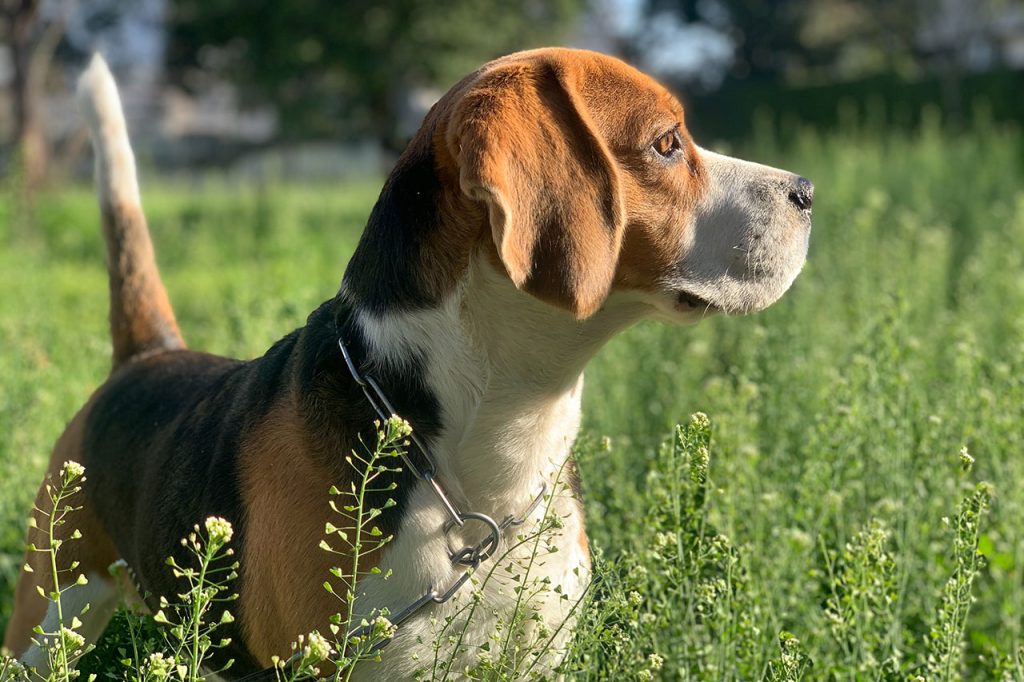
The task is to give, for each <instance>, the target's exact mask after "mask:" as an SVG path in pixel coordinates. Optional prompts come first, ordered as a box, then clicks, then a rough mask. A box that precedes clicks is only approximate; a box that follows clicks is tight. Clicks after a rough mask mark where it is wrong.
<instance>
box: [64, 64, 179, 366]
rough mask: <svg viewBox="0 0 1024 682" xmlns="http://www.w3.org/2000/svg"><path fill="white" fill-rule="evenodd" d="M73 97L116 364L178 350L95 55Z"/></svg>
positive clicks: (118, 116) (116, 104)
mask: <svg viewBox="0 0 1024 682" xmlns="http://www.w3.org/2000/svg"><path fill="white" fill-rule="evenodd" d="M78 100H79V103H80V105H81V108H82V111H83V113H84V115H85V118H86V120H87V122H88V124H89V129H90V134H91V137H92V145H93V150H94V151H95V155H96V191H97V193H98V194H99V201H100V212H101V215H102V222H103V237H104V239H105V241H106V243H107V270H108V272H109V274H110V334H111V337H112V340H113V347H114V367H115V368H116V367H118V366H119V365H121V364H123V363H124V362H126V361H128V360H130V359H131V358H133V357H135V356H137V355H140V354H142V353H149V352H154V351H162V350H171V349H175V348H184V347H185V341H184V339H182V337H181V332H180V331H179V330H178V323H177V321H176V320H175V319H174V311H173V310H172V309H171V303H170V300H169V299H168V297H167V290H166V289H164V284H163V282H162V281H161V280H160V272H159V271H158V270H157V267H156V259H155V258H154V256H153V243H152V242H151V241H150V239H149V229H148V228H147V227H146V216H145V214H144V213H143V212H142V201H141V199H140V198H139V184H138V181H137V180H136V175H135V157H134V155H133V154H132V148H131V144H130V143H129V142H128V129H127V127H126V125H125V122H124V113H123V112H122V111H121V99H120V97H119V96H118V94H117V84H116V83H114V77H113V76H112V75H111V74H110V69H109V68H107V63H106V62H105V61H104V60H103V58H102V57H101V56H100V55H99V54H96V55H94V56H93V58H92V61H91V62H90V63H89V67H88V68H87V69H86V70H85V73H83V74H82V77H81V78H80V79H79V81H78Z"/></svg>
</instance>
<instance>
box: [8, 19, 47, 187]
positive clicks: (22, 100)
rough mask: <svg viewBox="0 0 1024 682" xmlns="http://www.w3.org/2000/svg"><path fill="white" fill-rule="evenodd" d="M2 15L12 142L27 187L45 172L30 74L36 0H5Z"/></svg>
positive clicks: (42, 140) (34, 90)
mask: <svg viewBox="0 0 1024 682" xmlns="http://www.w3.org/2000/svg"><path fill="white" fill-rule="evenodd" d="M4 10H5V11H4V15H5V19H6V20H7V24H8V31H7V33H8V35H9V36H10V50H11V62H12V66H13V67H14V74H13V78H12V81H11V90H12V92H11V95H12V99H13V100H14V102H13V103H14V144H15V149H16V150H17V152H18V155H19V156H20V159H21V164H22V172H23V174H24V180H25V187H26V189H27V190H32V189H34V188H36V187H37V186H38V185H39V183H40V182H41V181H42V179H43V176H44V175H45V174H46V157H47V154H46V140H45V138H44V136H43V128H42V122H41V121H40V119H39V93H38V91H36V88H34V87H33V86H34V85H35V83H34V82H33V81H35V80H36V79H34V78H32V73H31V71H32V68H31V67H32V34H33V29H34V28H35V20H36V16H37V14H38V10H39V0H8V2H5V3H4Z"/></svg>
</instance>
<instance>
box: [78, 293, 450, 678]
mask: <svg viewBox="0 0 1024 682" xmlns="http://www.w3.org/2000/svg"><path fill="white" fill-rule="evenodd" d="M351 315H352V313H351V310H349V309H348V307H347V306H345V305H344V304H342V303H340V302H328V303H325V304H324V305H322V306H320V308H318V309H317V310H316V311H314V312H313V314H311V315H310V317H309V319H308V320H307V324H306V326H305V327H304V328H302V329H300V330H297V331H295V332H292V333H291V334H289V335H288V336H286V337H285V338H284V339H282V340H281V341H279V342H278V343H276V344H275V345H274V346H273V347H272V348H271V349H270V350H269V351H268V352H267V354H266V355H264V356H263V357H261V358H259V359H257V360H253V361H250V362H240V361H237V360H230V359H226V358H220V357H216V356H212V355H206V354H203V353H194V352H190V351H172V352H168V353H163V354H160V355H155V356H151V357H149V358H144V359H141V360H138V361H136V362H130V363H128V364H126V365H124V366H123V367H122V368H121V369H119V370H118V371H117V372H116V373H115V374H114V375H113V376H112V377H111V379H110V381H109V382H108V383H107V384H106V385H104V387H103V388H102V389H101V390H100V393H99V394H98V395H97V398H96V401H95V403H94V406H93V409H92V411H91V412H90V414H89V419H88V422H87V424H86V435H85V455H84V460H85V461H84V462H83V464H85V466H86V468H87V472H88V473H87V482H86V493H87V494H88V495H89V497H90V501H91V502H92V503H93V505H94V506H95V508H96V511H97V514H98V515H99V517H100V519H101V520H102V521H103V523H104V524H105V525H106V526H107V528H108V529H109V531H110V534H111V536H112V537H114V538H117V539H120V546H118V548H117V549H118V551H119V552H120V553H121V556H122V557H123V558H124V559H125V561H127V562H128V564H129V566H130V567H131V568H132V570H133V572H134V573H135V575H136V577H137V580H138V586H139V588H140V592H141V593H142V594H143V595H144V597H146V598H147V601H148V602H149V604H150V606H151V607H153V606H155V604H156V601H157V598H158V597H159V596H160V595H163V596H166V597H167V598H168V599H169V600H171V601H175V600H176V598H175V596H174V595H175V594H177V593H178V592H180V591H181V585H180V584H179V583H178V582H177V581H175V580H174V578H173V576H172V575H171V571H170V568H169V567H168V566H167V565H166V564H165V560H166V558H167V557H168V556H174V557H175V558H176V559H177V560H178V561H179V562H185V561H188V555H187V554H185V553H183V548H182V547H181V544H180V540H181V538H182V537H184V536H185V535H187V534H188V533H189V532H190V531H191V530H192V528H193V526H195V525H196V524H202V522H203V520H204V519H206V518H207V517H208V516H222V517H224V518H226V519H228V520H229V521H230V522H231V523H232V525H233V526H234V529H235V534H234V539H233V540H232V546H233V547H234V549H235V553H236V556H244V552H243V551H242V548H243V547H244V544H245V537H246V528H245V510H244V509H242V502H241V496H240V490H239V486H240V481H239V460H240V458H243V457H245V453H244V452H241V451H240V449H239V446H240V443H242V442H243V440H244V438H245V437H246V435H247V434H248V433H250V432H251V430H252V429H254V428H256V427H257V426H259V425H260V424H261V423H262V422H263V420H264V419H265V417H266V415H267V412H268V411H269V410H270V409H271V408H272V407H273V406H274V404H275V400H276V399H277V398H278V397H279V396H282V395H285V394H286V393H287V392H288V391H289V389H291V388H295V389H296V391H297V395H298V396H299V410H300V417H301V419H302V420H303V422H304V424H303V425H304V428H305V431H306V433H307V437H308V439H309V441H310V442H311V443H313V444H314V447H315V452H316V455H315V456H319V457H323V458H324V461H325V462H327V463H328V465H329V466H328V468H329V469H330V470H333V471H335V472H336V481H337V482H338V483H341V482H343V481H347V480H349V479H350V478H351V474H350V473H349V472H347V471H346V468H347V467H348V465H347V464H345V463H344V459H343V458H344V456H345V455H346V454H347V453H348V452H350V451H351V450H352V449H356V448H360V447H363V446H362V444H361V442H360V438H361V439H362V442H363V443H366V444H367V445H369V446H370V447H372V446H373V444H374V443H375V433H376V431H375V428H374V425H373V422H374V420H375V419H376V418H377V417H376V415H375V414H374V413H373V411H372V409H371V408H370V406H369V404H368V403H367V401H366V398H365V396H364V395H363V393H362V391H361V389H360V388H359V387H358V385H357V384H356V383H355V382H354V381H353V380H352V378H351V376H350V375H349V372H348V369H347V368H346V367H345V364H344V360H343V359H342V357H341V352H340V350H339V349H338V347H337V334H338V332H339V331H340V332H341V333H343V334H344V335H345V340H346V343H347V346H348V347H349V349H350V352H351V353H352V354H353V357H354V359H355V360H356V362H360V361H362V360H364V359H365V353H366V351H365V343H364V340H363V339H362V337H361V335H360V334H359V333H358V331H357V329H356V327H355V325H354V324H353V321H352V317H351ZM420 367H421V363H420V362H418V361H417V360H416V359H413V360H412V361H411V364H410V365H409V367H408V368H407V369H406V370H405V371H402V372H401V373H397V372H392V373H384V374H378V375H375V377H374V378H375V379H377V381H378V382H379V383H380V385H381V386H382V388H383V389H384V391H385V392H386V394H387V395H388V397H389V399H390V400H391V401H392V402H393V404H394V406H395V408H396V409H397V410H398V411H399V414H401V416H403V417H405V418H406V419H408V420H409V422H410V423H412V424H413V427H414V428H415V429H416V430H417V431H418V433H419V434H420V435H421V436H422V437H424V438H427V439H429V438H432V437H434V436H436V434H437V432H438V430H439V429H440V406H439V404H438V402H437V399H436V398H435V397H434V396H433V395H432V394H431V393H430V392H429V391H428V389H427V388H426V386H425V384H424V382H423V376H422V371H421V370H420ZM391 479H392V480H394V481H395V482H396V483H397V484H398V487H397V489H396V490H394V491H390V492H387V493H381V494H379V499H373V500H371V504H373V505H374V506H383V504H384V501H385V499H386V497H392V498H394V499H395V500H396V502H397V503H398V504H397V505H395V506H394V507H392V508H390V509H388V510H387V511H386V512H385V513H384V515H382V516H381V517H380V523H379V525H380V526H381V529H382V530H383V531H384V532H385V533H393V532H395V531H396V530H397V528H398V527H399V525H400V522H401V515H402V513H403V510H404V509H405V507H406V505H405V500H406V497H407V496H408V494H409V491H410V490H411V489H412V487H413V485H414V483H415V481H414V479H413V477H412V475H411V474H410V473H409V472H406V471H403V472H401V473H398V474H393V475H391ZM386 482H387V481H385V483H386ZM331 483H332V481H325V482H324V485H325V488H326V487H328V486H329V485H331ZM327 513H328V512H327V510H325V517H326V514H327ZM282 542H287V538H282ZM143 549H144V550H145V551H144V552H143V551H142V550H143ZM310 551H318V550H316V548H311V549H310ZM296 560H298V561H301V557H297V559H296ZM325 577H326V576H325ZM245 582H246V581H245V566H244V565H242V566H241V568H240V577H239V580H238V582H237V583H236V584H235V585H234V588H235V589H237V590H238V591H243V590H244V589H245ZM292 587H293V589H299V588H302V589H309V590H316V591H317V593H318V594H319V592H320V591H321V590H322V588H321V587H320V584H319V583H317V584H311V585H305V586H292ZM239 603H240V602H234V603H233V605H232V606H231V608H232V610H233V611H237V609H238V606H239ZM234 615H235V616H236V623H237V622H241V621H242V619H241V618H240V617H239V616H240V614H239V613H235V614H234ZM221 632H223V633H224V636H230V637H231V638H232V640H233V641H232V645H231V646H230V647H229V650H228V651H226V652H225V654H224V655H225V657H232V658H235V659H236V662H235V665H234V666H233V667H232V669H231V670H230V671H229V672H228V673H227V674H228V675H230V676H232V677H233V676H239V675H244V674H247V673H249V672H252V671H254V670H257V669H258V668H259V666H258V664H257V662H256V660H255V659H254V658H253V656H252V655H251V654H250V653H249V651H248V650H247V649H246V647H245V642H244V640H243V638H242V633H241V632H240V631H239V630H238V628H237V627H233V626H229V627H227V628H225V629H224V630H218V633H221ZM289 634H296V635H297V634H299V633H289ZM281 653H282V654H284V653H287V652H281Z"/></svg>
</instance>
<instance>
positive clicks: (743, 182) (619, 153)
mask: <svg viewBox="0 0 1024 682" xmlns="http://www.w3.org/2000/svg"><path fill="white" fill-rule="evenodd" d="M433 114H434V115H435V116H436V117H437V119H438V123H437V126H436V128H435V130H434V141H435V144H436V146H438V147H443V149H444V151H445V152H446V154H444V157H445V160H446V161H447V163H444V162H442V163H441V164H440V166H441V167H442V172H444V168H445V167H447V168H448V169H449V172H450V173H451V174H452V175H453V177H457V184H458V188H459V191H461V193H462V194H463V195H464V198H468V199H469V200H470V201H471V202H474V203H476V204H477V206H479V207H482V208H483V210H482V215H483V222H484V223H485V228H484V229H485V231H486V233H487V234H488V235H489V236H490V239H489V240H485V242H486V246H487V248H488V249H489V251H490V254H491V256H492V261H493V262H494V264H495V266H496V267H498V268H501V269H503V270H504V272H506V273H507V275H508V277H509V278H510V279H511V280H512V282H513V283H514V284H515V285H516V287H518V288H519V289H521V290H522V291H524V292H527V293H528V294H530V295H532V296H535V297H537V298H539V299H542V300H544V301H546V302H548V303H551V304H553V305H556V306H559V307H562V308H564V309H567V310H569V311H571V312H572V313H573V314H574V315H575V316H576V317H577V318H580V319H583V318H587V317H589V316H591V315H593V314H594V313H595V312H596V311H597V310H599V309H600V308H601V306H602V305H603V304H604V302H605V301H606V300H607V298H608V297H609V295H610V294H611V293H612V292H613V291H620V290H627V291H633V292H638V293H639V294H640V295H641V297H642V298H643V300H645V301H646V302H647V303H648V304H649V305H650V306H651V308H652V309H653V310H655V311H657V313H659V314H660V315H659V316H661V317H668V318H670V319H678V320H687V319H693V318H694V317H699V316H702V315H704V314H706V313H707V312H709V311H723V312H727V313H747V312H752V311H756V310H760V309H763V308H765V307H766V306H768V305H770V304H771V303H773V302H775V301H776V300H777V299H778V298H779V297H780V296H781V295H782V294H783V293H784V292H785V291H786V290H787V289H788V288H789V286H790V285H791V284H792V282H793V280H794V279H795V278H796V276H797V274H798V273H799V271H800V269H801V267H802V265H803V262H804V259H805V257H806V253H807V246H808V237H809V234H810V228H811V219H810V216H811V201H812V198H813V186H812V185H811V183H810V182H809V181H807V180H806V179H804V178H801V177H799V176H797V175H794V174H792V173H789V172H786V171H782V170H778V169H775V168H769V167H766V166H761V165H757V164H754V163H749V162H745V161H740V160H737V159H732V158H729V157H726V156H721V155H718V154H714V153H711V152H708V151H705V150H703V149H701V148H700V147H698V146H697V145H696V144H695V143H694V141H693V140H692V138H691V137H690V135H689V134H688V132H687V129H686V122H685V120H684V112H683V107H682V105H680V103H679V102H678V101H677V100H676V98H675V97H673V96H672V95H671V94H670V93H669V92H668V91H667V90H666V89H665V88H664V87H662V86H661V85H659V84H658V83H657V82H655V81H654V80H652V79H651V78H649V77H648V76H645V75H644V74H642V73H640V72H639V71H637V70H635V69H633V68H631V67H629V66H628V65H626V64H624V63H623V62H621V61H619V60H617V59H613V58H611V57H607V56H604V55H600V54H596V53H592V52H585V51H579V50H565V49H545V50H535V51H529V52H522V53H517V54H513V55H510V56H508V57H504V58H502V59H499V60H496V61H494V62H491V63H490V64H487V65H486V66H484V67H483V68H482V69H480V70H479V71H478V72H476V73H474V74H472V75H471V76H469V77H468V78H466V79H465V80H463V82H462V83H460V84H459V85H457V86H456V87H455V88H453V89H452V90H451V91H450V92H449V93H448V95H446V97H445V98H444V99H442V100H441V102H439V104H438V105H437V106H436V107H435V112H433ZM488 228H489V229H488Z"/></svg>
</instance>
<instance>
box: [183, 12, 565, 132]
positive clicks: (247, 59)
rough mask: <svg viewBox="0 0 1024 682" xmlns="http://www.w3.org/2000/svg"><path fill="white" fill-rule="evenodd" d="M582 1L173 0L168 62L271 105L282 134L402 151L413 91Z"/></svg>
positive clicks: (518, 41) (528, 36)
mask: <svg viewBox="0 0 1024 682" xmlns="http://www.w3.org/2000/svg"><path fill="white" fill-rule="evenodd" d="M584 2H585V0H527V1H526V2H503V1H502V0H446V1H445V2H444V3H438V2H434V1H432V0H393V1H391V2H386V3H381V2H372V1H371V0H287V1H283V2H282V1H279V0H253V1H252V2H249V3H236V2H233V1H232V0H173V2H172V5H171V8H170V24H171V36H170V46H169V54H168V67H169V69H170V72H171V75H172V78H175V79H176V80H178V81H179V82H181V83H182V84H183V85H185V86H186V87H190V86H196V85H197V80H198V79H202V78H203V77H204V75H203V74H204V73H205V74H212V75H214V76H215V77H218V78H227V79H230V80H231V81H232V82H233V83H235V84H236V85H237V86H238V87H239V89H240V92H241V94H242V96H243V103H245V102H250V103H255V102H259V103H266V102H270V103H272V104H273V106H274V107H275V108H276V109H277V112H278V115H279V117H280V134H281V136H282V137H285V138H287V137H293V138H294V137H300V136H301V137H309V136H315V135H324V136H333V137H338V136H356V135H365V134H371V135H373V136H375V137H376V138H377V139H378V140H380V141H381V142H382V143H383V144H384V145H385V146H386V147H387V148H390V149H398V148H400V147H401V146H403V145H404V143H405V137H406V135H407V131H402V130H400V127H399V125H398V119H399V115H400V113H401V109H402V107H404V106H407V99H406V98H407V97H408V93H410V92H411V91H412V90H413V89H414V88H436V89H442V88H447V87H448V86H450V85H451V84H453V83H454V82H455V81H456V80H457V79H458V78H459V77H461V76H462V75H465V74H466V73H467V72H469V71H470V70H472V69H473V68H475V67H477V66H479V65H480V64H481V63H482V62H483V61H485V60H487V59H489V58H491V57H495V56H498V55H500V54H502V53H505V52H510V51H514V50H518V49H523V48H526V47H531V46H538V45H540V44H543V43H545V42H548V41H552V40H556V39H558V38H559V36H560V34H561V33H562V32H563V31H565V30H566V29H567V27H569V26H570V25H571V22H572V20H573V19H574V18H575V17H576V16H577V15H578V13H579V12H580V11H581V10H582V9H583V5H584Z"/></svg>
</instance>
